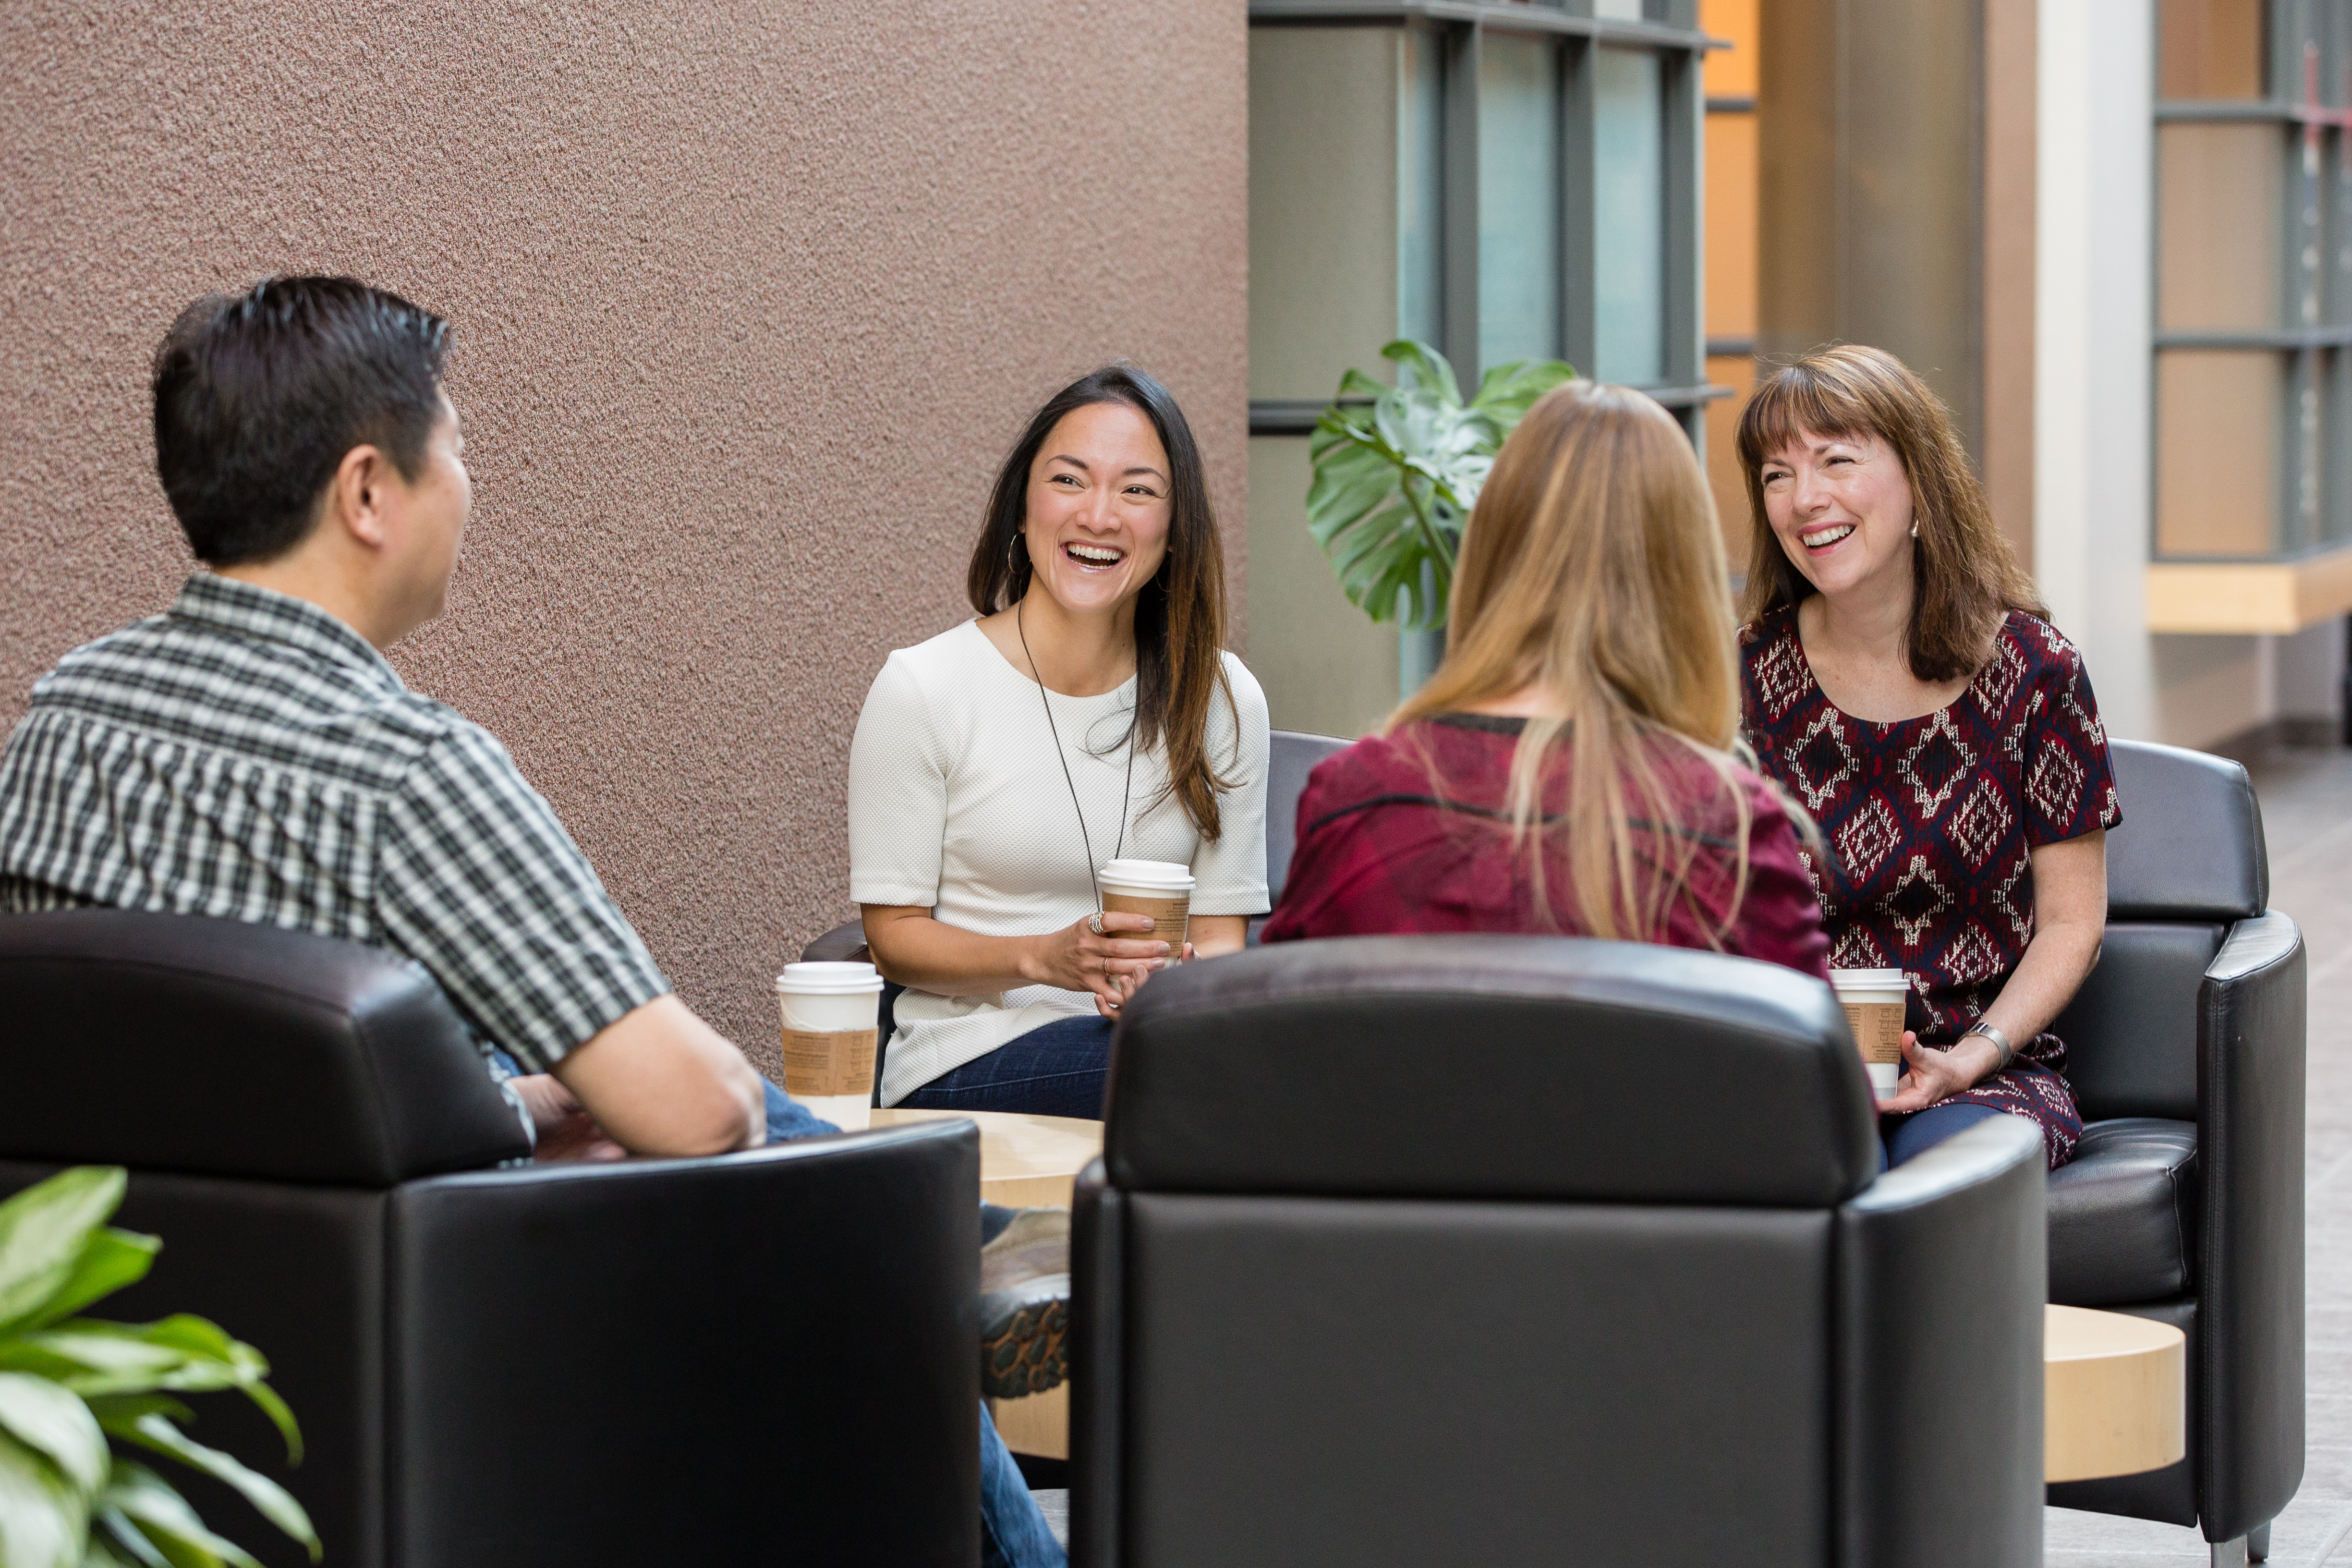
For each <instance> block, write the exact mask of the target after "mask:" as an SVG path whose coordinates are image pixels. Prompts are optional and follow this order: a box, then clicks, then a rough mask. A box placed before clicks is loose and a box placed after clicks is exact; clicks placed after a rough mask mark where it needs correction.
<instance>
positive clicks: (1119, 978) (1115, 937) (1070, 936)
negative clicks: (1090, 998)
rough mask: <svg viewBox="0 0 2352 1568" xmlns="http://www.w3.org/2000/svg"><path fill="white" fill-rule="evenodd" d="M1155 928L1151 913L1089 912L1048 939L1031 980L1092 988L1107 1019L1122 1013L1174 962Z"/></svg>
mask: <svg viewBox="0 0 2352 1568" xmlns="http://www.w3.org/2000/svg"><path fill="white" fill-rule="evenodd" d="M1097 920H1099V921H1101V922H1102V930H1101V931H1099V932H1097V931H1096V930H1095V922H1096V921H1097ZM1139 931H1140V932H1142V933H1143V935H1142V937H1141V938H1140V939H1139V938H1138V937H1137V935H1136V933H1137V932H1139ZM1150 931H1151V917H1150V915H1133V914H1123V913H1120V912H1118V911H1117V910H1113V911H1112V912H1110V913H1108V914H1104V915H1099V916H1097V915H1088V916H1087V917H1086V919H1084V920H1082V921H1076V923H1075V924H1072V925H1069V926H1066V927H1064V928H1063V929H1062V930H1060V931H1055V932H1054V933H1052V934H1051V935H1049V936H1047V937H1045V938H1044V939H1043V942H1042V950H1041V951H1040V952H1039V953H1038V955H1037V957H1036V959H1035V961H1034V963H1033V964H1032V965H1031V973H1030V975H1029V978H1030V979H1032V980H1034V981H1036V982H1037V983H1039V984H1045V985H1058V986H1060V987H1061V988H1062V989H1063V990H1065V991H1087V992H1091V993H1093V994H1094V999H1095V1006H1096V1008H1097V1010H1099V1011H1100V1012H1101V1013H1102V1014H1103V1016H1106V1017H1112V1016H1117V1015H1118V1009H1119V1005H1120V1004H1121V1003H1123V1002H1125V1001H1126V1000H1127V999H1128V998H1129V996H1132V995H1134V994H1135V988H1136V987H1137V986H1139V985H1140V984H1143V982H1144V980H1145V978H1146V977H1147V976H1149V975H1150V973H1151V972H1152V971H1153V970H1156V969H1158V968H1160V966H1161V965H1163V964H1165V963H1167V962H1168V956H1169V954H1168V944H1167V943H1166V942H1161V941H1159V940H1158V939H1157V938H1154V937H1153V936H1151V935H1150Z"/></svg>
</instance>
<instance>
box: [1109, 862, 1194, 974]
mask: <svg viewBox="0 0 2352 1568" xmlns="http://www.w3.org/2000/svg"><path fill="white" fill-rule="evenodd" d="M1095 881H1096V883H1097V885H1098V886H1099V887H1100V888H1101V889H1102V900H1103V912H1104V913H1105V914H1119V915H1149V916H1150V917H1151V931H1150V935H1149V936H1147V935H1146V934H1145V933H1144V932H1142V931H1119V932H1117V933H1115V934H1117V935H1118V936H1121V937H1125V938H1127V939H1128V940H1129V941H1133V942H1148V941H1151V940H1153V939H1157V940H1159V941H1160V942H1166V943H1167V944H1168V962H1169V963H1178V962H1181V960H1182V958H1183V956H1184V932H1185V930H1186V928H1187V927H1188V926H1189V925H1190V923H1191V921H1192V868H1191V867H1190V866H1184V865H1180V864H1178V863H1177V862H1176V861H1173V860H1113V861H1111V862H1110V863H1109V864H1108V865H1107V866H1105V867H1104V868H1102V869H1101V870H1099V871H1097V872H1096V873H1095Z"/></svg>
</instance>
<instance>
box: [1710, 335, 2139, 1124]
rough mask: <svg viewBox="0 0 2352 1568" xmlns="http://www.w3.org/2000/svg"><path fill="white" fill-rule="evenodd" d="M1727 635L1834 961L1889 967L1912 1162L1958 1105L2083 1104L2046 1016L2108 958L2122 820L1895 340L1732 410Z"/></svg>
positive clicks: (1753, 737)
mask: <svg viewBox="0 0 2352 1568" xmlns="http://www.w3.org/2000/svg"><path fill="white" fill-rule="evenodd" d="M1739 461H1740V467H1741V468H1743V469H1744V470H1745V472H1746V474H1747V479H1748V510H1749V512H1750V515H1751V518H1752V521H1753V529H1752V545H1751V551H1750V556H1749V563H1748V591H1747V603H1746V605H1745V606H1744V614H1745V616H1746V619H1747V622H1748V624H1747V626H1745V628H1744V629H1743V630H1742V631H1741V633H1740V644H1741V654H1742V665H1743V670H1744V682H1743V692H1742V696H1743V700H1744V706H1745V709H1746V712H1747V733H1748V739H1749V741H1750V742H1751V743H1752V744H1753V745H1754V747H1755V749H1756V755H1757V758H1758V762H1759V765H1760V766H1761V767H1762V768H1763V769H1764V771H1765V772H1767V773H1770V774H1771V775H1772V776H1773V777H1775V778H1777V779H1778V780H1780V783H1781V784H1783V785H1785V786H1786V787H1787V788H1788V789H1789V790H1790V792H1791V793H1792V794H1793V795H1795V796H1796V798H1797V799H1798V801H1799V802H1800V803H1801V805H1803V806H1804V807H1805V809H1806V810H1807V811H1809V812H1811V814H1812V815H1813V816H1814V818H1815V819H1816V820H1817V821H1818V822H1819V823H1820V824H1821V826H1822V834H1823V837H1824V839H1825V848H1826V851H1827V853H1826V854H1825V855H1823V856H1822V857H1820V858H1818V859H1817V861H1816V862H1815V864H1814V865H1813V867H1812V869H1813V872H1814V876H1815V880H1816V883H1817V885H1818V886H1819V888H1820V889H1821V900H1822V913H1823V915H1824V916H1825V917H1826V919H1827V921H1828V923H1829V932H1830V962H1831V963H1832V964H1835V965H1836V966H1837V967H1839V968H1841V969H1900V970H1901V971H1903V972H1904V974H1905V977H1906V980H1907V982H1908V984H1909V989H1910V1001H1909V1013H1910V1016H1909V1018H1908V1019H1907V1020H1906V1021H1907V1022H1908V1024H1909V1025H1910V1029H1909V1031H1908V1032H1906V1034H1905V1036H1904V1044H1903V1053H1904V1058H1905V1062H1906V1069H1907V1070H1906V1071H1905V1073H1904V1075H1903V1077H1902V1079H1900V1080H1899V1081H1898V1082H1897V1084H1896V1086H1895V1094H1894V1097H1893V1098H1892V1099H1890V1100H1884V1101H1882V1102H1881V1103H1880V1110H1882V1111H1884V1112H1885V1113H1886V1120H1885V1126H1886V1131H1887V1157H1888V1159H1889V1161H1890V1162H1891V1163H1895V1164H1901V1163H1903V1162H1904V1161H1905V1160H1906V1159H1909V1158H1911V1157H1912V1156H1913V1155H1915V1154H1916V1153H1918V1152H1920V1151H1921V1150H1923V1149H1926V1148H1927V1147H1929V1146H1931V1145H1933V1144H1935V1143H1937V1142H1941V1141H1942V1140H1943V1139H1945V1138H1948V1137H1950V1136H1951V1135H1952V1134H1953V1133H1955V1132H1957V1131H1959V1130H1960V1129H1961V1128H1963V1127H1966V1126H1968V1125H1969V1123H1970V1122H1973V1121H1980V1120H1982V1119H1984V1118H1985V1117H1988V1116H1995V1115H2000V1114H2003V1113H2007V1114H2009V1115H2013V1116H2023V1117H2027V1118H2029V1119H2031V1120H2032V1121H2034V1122H2036V1123H2037V1124H2039V1126H2040V1127H2041V1129H2042V1141H2043V1144H2044V1147H2045V1149H2046V1151H2047V1152H2048V1155H2049V1160H2050V1164H2051V1168H2052V1169H2053V1170H2054V1169H2056V1168H2057V1167H2058V1166H2059V1165H2062V1164H2063V1163H2065V1162H2066V1161H2067V1159H2068V1158H2069V1157H2071V1156H2072V1154H2073V1152H2074V1143H2075V1141H2076V1139H2077V1138H2079V1137H2080V1136H2081V1133H2082V1125H2083V1124H2082V1118H2081V1115H2080V1113H2079V1112H2078V1111H2077V1110H2075V1107H2074V1091H2073V1090H2072V1089H2069V1088H2068V1087H2067V1084H2066V1079H2065V1066H2066V1047H2065V1046H2064V1045H2063V1043H2062V1042H2060V1040H2059V1039H2058V1038H2057V1037H2055V1036H2053V1035H2052V1034H2050V1033H2049V1032H2048V1030H2049V1026H2050V1024H2051V1021H2052V1020H2053V1019H2054V1018H2056V1017H2057V1016H2058V1014H2059V1012H2060V1010H2061V1009H2063V1007H2064V1006H2065V1005H2066V1004H2067V1003H2068V1002H2069V1001H2070V1000H2072V999H2073V997H2074V993H2075V991H2076V990H2077V989H2078V988H2079V987H2080V986H2081V985H2082V984H2083V979H2084V976H2085V975H2087V974H2088V973H2090V971H2091V965H2092V963H2095V961H2096V960H2097V958H2098V954H2099V942H2100V940H2101V937H2102V935H2103V933H2104V931H2105V925H2106V910H2107V881H2106V830H2107V829H2108V828H2110V827H2113V826H2116V823H2117V822H2119V821H2121V820H2122V812H2121V811H2120V809H2119V808H2118V807H2117V805H2116V790H2115V777H2114V772H2113V769H2112V766H2111V765H2110V763H2109V761H2108V757H2107V739H2106V731H2105V730H2104V729H2102V728H2101V726H2100V723H2099V712H2098V705H2097V702H2096V701H2095V699H2094V698H2093V697H2092V695H2091V683H2090V679H2089V678H2088V677H2087V676H2086V675H2084V670H2083V660H2082V656H2081V655H2079V654H2078V653H2076V652H2075V651H2074V645H2073V644H2071V643H2069V642H2068V641H2067V640H2066V639H2065V638H2064V637H2061V636H2060V635H2059V634H2058V632H2057V629H2056V628H2055V627H2053V626H2051V625H2050V623H2049V619H2048V612H2047V611H2045V610H2044V609H2043V608H2042V605H2041V603H2040V601H2039V600H2038V598H2037V597H2036V596H2035V595H2034V592H2033V588H2032V584H2031V583H2030V582H2029V581H2028V580H2027V578H2026V576H2025V574H2024V573H2023V572H2021V571H2020V570H2019V569H2018V566H2017V563H2016V562H2015V561H2014V560H2013V559H2012V558H2011V555H2010V552H2009V546H2008V544H2007V542H2005V541H2003V540H2002V538H2001V536H2000V531H1998V530H1997V529H1995V527H1994V526H1993V521H1992V516H1991V513H1990V511H1989V510H1988V509H1987V508H1986V506H1985V500H1984V492H1983V490H1982V489H1980V488H1979V485H1978V483H1977V480H1976V477H1975V475H1974V474H1972V473H1971V472H1970V471H1969V463H1968V456H1967V454H1966V453H1965V452H1964V451H1962V449H1961V447H1960V444H1959V441H1958V437H1955V436H1954V435H1953V433H1952V426H1951V421H1950V418H1949V416H1948V414H1947V413H1946V412H1945V409H1944V407H1943V405H1941V404H1940V403H1938V402H1937V400H1936V396H1935V395H1934V394H1933V393H1931V392H1929V391H1928V390H1927V386H1926V384H1924V383H1922V382H1921V381H1920V380H1919V378H1918V377H1917V376H1916V375H1914V374H1912V373H1911V372H1910V371H1909V370H1908V369H1906V367H1905V366H1904V364H1903V363H1902V362H1901V361H1899V360H1897V359H1895V356H1894V355H1892V354H1889V353H1885V352H1883V351H1881V350H1878V349H1873V348H1857V347H1844V348H1834V349H1827V350H1823V351H1821V352H1819V353H1812V354H1809V355H1807V356H1806V357H1805V358H1803V359H1801V360H1799V361H1798V362H1797V363H1794V364H1791V365H1789V366H1787V367H1786V368H1784V369H1782V370H1780V371H1778V372H1776V373H1775V374H1773V375H1772V376H1771V377H1769V379H1768V380H1766V382H1765V383H1764V384H1763V385H1762V386H1760V387H1759V388H1758V389H1757V392H1756V395H1755V397H1754V399H1753V400H1752V401H1751V402H1750V403H1749V404H1748V407H1747V409H1746V411H1745V412H1744V413H1743V414H1742V415H1741V416H1740V421H1739Z"/></svg>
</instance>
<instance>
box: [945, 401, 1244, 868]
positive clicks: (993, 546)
mask: <svg viewBox="0 0 2352 1568" xmlns="http://www.w3.org/2000/svg"><path fill="white" fill-rule="evenodd" d="M1098 403H1117V404H1122V405H1125V406H1127V407H1129V408H1132V409H1134V410H1135V411H1136V412H1137V413H1139V414H1140V415H1142V416H1144V417H1145V418H1146V419H1149V420H1150V421H1151V427H1152V429H1153V430H1155V431H1156V432H1158V433H1159V436H1160V450H1161V451H1163V452H1166V453H1167V454H1168V469H1169V472H1168V500H1169V507H1168V553H1167V555H1166V556H1165V557H1164V558H1163V559H1162V560H1161V561H1160V570H1159V571H1157V572H1155V573H1153V574H1151V580H1150V582H1148V583H1146V584H1144V585H1143V591H1142V592H1141V593H1140V594H1139V595H1137V596H1136V602H1135V704H1136V709H1135V744H1136V745H1137V746H1139V747H1140V748H1142V749H1143V750H1144V751H1147V752H1148V751H1150V750H1151V749H1152V748H1153V747H1155V746H1159V745H1161V744H1163V743H1164V744H1165V745H1166V747H1167V754H1168V787H1167V788H1166V790H1164V791H1163V792H1162V793H1161V794H1160V796H1159V797H1158V798H1157V799H1155V800H1153V801H1152V802H1150V805H1147V806H1146V807H1145V809H1146V810H1147V811H1148V810H1150V809H1151V808H1152V807H1153V806H1157V805H1159V804H1160V801H1164V800H1166V799H1168V798H1169V797H1170V796H1171V795H1172V796H1174V797H1175V799H1176V801H1177V802H1178V803H1179V804H1180V805H1182V806H1183V808H1184V815H1185V816H1189V817H1191V818H1192V826H1194V827H1195V828H1197V829H1199V830H1200V834H1201V837H1203V838H1206V839H1210V840H1212V841H1213V840H1214V839H1215V838H1216V837H1218V835H1219V834H1220V833H1221V832H1222V831H1223V826H1222V824H1221V822H1220V820H1219V816H1218V812H1217V796H1218V795H1220V794H1222V793H1223V791H1225V790H1228V789H1231V788H1232V787H1233V786H1234V781H1233V780H1231V779H1228V778H1226V777H1224V776H1223V774H1221V773H1218V772H1217V769H1216V764H1215V763H1214V762H1213V760H1212V759H1211V758H1210V756H1209V704H1210V702H1211V701H1212V700H1214V699H1215V698H1217V697H1219V696H1222V697H1223V699H1224V700H1225V706H1226V708H1227V709H1228V710H1232V711H1233V712H1234V716H1235V718H1236V721H1238V719H1239V716H1240V710H1238V709H1236V708H1234V693H1233V688H1232V687H1230V686H1229V685H1227V684H1226V681H1225V664H1224V658H1223V651H1224V646H1225V552H1224V546H1223V543H1222V542H1220V541H1219V539H1218V537H1217V515H1216V512H1215V510H1213V508H1211V506H1210V505H1209V480H1208V469H1207V467H1206V466H1205V465H1204V464H1203V463H1202V461H1201V448H1200V447H1199V446H1198V445H1197V444H1195V443H1194V441H1193V439H1192V426H1190V425H1187V424H1186V423H1185V422H1184V411H1183V410H1182V409H1181V408H1179V407H1178V406H1177V405H1176V399H1175V398H1174V397H1173V396H1171V395H1170V394H1169V391H1168V389H1167V388H1166V387H1164V386H1162V385H1160V383H1158V382H1157V381H1154V380H1153V379H1152V378H1151V377H1150V376H1148V375H1146V374H1143V372H1141V371H1139V370H1137V369H1136V368H1135V367H1133V366H1132V365H1124V364H1114V365H1106V366H1104V367H1103V368H1102V369H1100V370H1098V371H1096V372H1094V373H1093V374H1090V375H1082V376H1080V377H1079V378H1078V379H1077V380H1076V381H1074V382H1072V383H1070V384H1069V385H1067V386H1066V387H1064V388H1062V390H1061V391H1059V392H1057V393H1055V395H1053V396H1052V397H1050V398H1048V399H1047V400H1046V402H1045V406H1044V407H1042V408H1040V409H1038V410H1037V412H1036V413H1035V414H1034V415H1033V416H1031V417H1030V420H1029V424H1028V426H1027V428H1025V429H1024V430H1023V431H1022V432H1021V438H1020V439H1019V440H1018V441H1015V442H1014V443H1013V450H1012V452H1011V453H1010V454H1009V455H1008V456H1007V457H1006V458H1005V459H1004V466H1003V468H999V469H998V470H997V472H996V484H995V487H994V488H993V489H992V490H991V491H990V493H989V498H988V519H987V521H986V522H985V523H984V524H983V525H982V528H981V531H980V542H979V543H978V544H975V545H974V546H973V547H972V552H971V566H970V568H969V569H968V570H967V571H966V572H965V574H964V590H965V593H966V594H967V595H969V596H970V598H971V607H972V608H973V609H974V610H977V611H978V612H979V613H980V614H982V615H983V616H991V615H994V614H995V613H996V612H997V611H999V610H1003V609H1008V608H1010V607H1011V606H1012V605H1014V604H1016V603H1018V602H1019V601H1020V599H1021V597H1022V596H1023V595H1025V594H1027V593H1028V592H1029V583H1030V578H1031V575H1032V572H1033V568H1032V567H1031V564H1030V561H1029V552H1027V551H1025V550H1018V549H1015V548H1014V546H1015V545H1016V544H1017V543H1018V542H1019V541H1020V539H1021V537H1022V535H1023V533H1024V531H1026V529H1027V527H1028V521H1029V500H1028V497H1029V470H1030V468H1031V467H1032V466H1033V465H1034V463H1035V462H1036V461H1037V454H1038V452H1039V451H1040V450H1041V449H1042V448H1043V447H1045V438H1046V437H1049V436H1051V435H1052V434H1053V433H1054V426H1056V425H1059V424H1060V423H1061V422H1062V421H1063V419H1064V418H1066V416H1069V415H1071V414H1074V413H1076V412H1077V411H1078V410H1079V409H1081V408H1087V407H1091V406H1093V405H1096V404H1098ZM1235 739H1236V742H1237V743H1238V740H1239V728H1238V723H1237V724H1236V729H1235Z"/></svg>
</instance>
